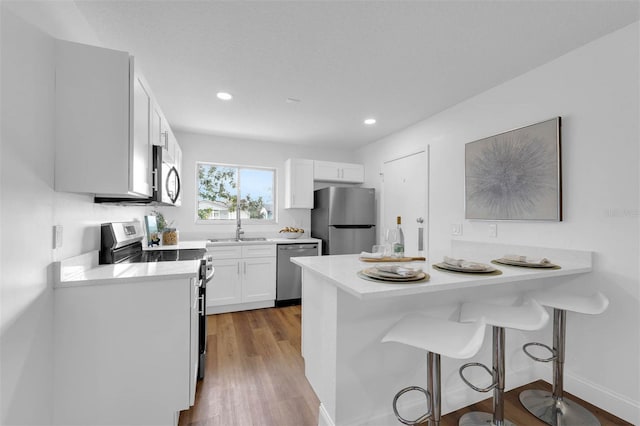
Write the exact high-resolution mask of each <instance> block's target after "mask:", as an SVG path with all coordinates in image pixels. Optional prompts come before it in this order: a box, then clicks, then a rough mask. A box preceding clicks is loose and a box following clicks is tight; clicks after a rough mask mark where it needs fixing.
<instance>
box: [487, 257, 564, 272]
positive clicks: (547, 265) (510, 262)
mask: <svg viewBox="0 0 640 426" xmlns="http://www.w3.org/2000/svg"><path fill="white" fill-rule="evenodd" d="M493 262H496V263H501V264H503V265H509V266H521V267H524V268H546V269H553V268H555V269H557V268H560V267H559V266H558V265H555V264H553V263H530V262H520V261H518V260H511V259H504V258H500V259H494V260H493Z"/></svg>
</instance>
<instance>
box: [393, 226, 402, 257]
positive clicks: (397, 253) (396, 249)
mask: <svg viewBox="0 0 640 426" xmlns="http://www.w3.org/2000/svg"><path fill="white" fill-rule="evenodd" d="M396 223H397V224H398V225H397V227H396V239H395V241H394V242H393V256H394V257H404V233H403V232H402V226H401V225H402V218H401V217H400V216H398V218H397V219H396Z"/></svg>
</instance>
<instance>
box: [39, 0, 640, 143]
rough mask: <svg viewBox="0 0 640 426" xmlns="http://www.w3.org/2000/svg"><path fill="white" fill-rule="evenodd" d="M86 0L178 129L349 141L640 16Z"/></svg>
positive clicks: (397, 125) (411, 118) (566, 7)
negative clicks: (371, 121) (223, 95)
mask: <svg viewBox="0 0 640 426" xmlns="http://www.w3.org/2000/svg"><path fill="white" fill-rule="evenodd" d="M63 3H64V4H65V7H66V8H67V9H68V8H69V2H59V1H58V2H49V3H48V4H49V8H51V7H52V6H51V5H52V4H58V5H60V6H62V4H63ZM74 3H75V8H76V14H77V15H80V16H82V17H83V18H84V19H85V20H86V22H84V23H83V25H85V26H86V24H87V23H88V26H89V27H90V28H92V30H93V31H95V35H97V37H98V39H99V40H100V42H101V44H102V45H103V46H105V47H110V48H114V49H119V50H126V51H129V52H131V53H132V54H133V55H135V57H136V61H137V63H138V64H140V65H141V67H142V70H143V73H144V74H145V76H146V78H147V80H148V81H149V84H150V85H151V88H152V90H153V92H154V94H155V97H156V98H157V100H158V102H159V103H160V105H161V107H162V109H163V111H164V113H165V115H166V116H167V119H168V120H169V122H170V123H171V125H172V127H173V128H174V129H176V130H183V131H193V132H200V133H210V134H219V135H228V136H234V137H240V138H248V139H258V140H267V141H276V142H285V143H297V144H308V145H312V144H316V145H320V144H322V145H325V146H343V147H346V146H350V147H357V146H362V145H364V144H366V143H369V142H373V141H375V140H377V139H380V138H382V137H384V136H386V135H389V134H391V133H393V132H395V131H398V130H400V129H402V128H405V127H407V126H409V125H411V124H413V123H416V122H418V121H420V120H422V119H425V118H427V117H429V116H431V115H433V114H436V113H438V112H439V111H442V110H444V109H446V108H448V107H450V106H452V105H455V104H456V103H459V102H461V101H463V100H465V99H468V98H470V97H472V96H474V95H476V94H478V93H480V92H483V91H485V90H487V89H489V88H491V87H494V86H496V85H498V84H500V83H502V82H504V81H507V80H509V79H511V78H514V77H516V76H518V75H520V74H522V73H524V72H526V71H528V70H531V69H533V68H535V67H538V66H540V65H542V64H544V63H546V62H548V61H550V60H553V59H554V58H557V57H558V56H561V55H562V54H564V53H566V52H568V51H570V50H572V49H575V48H576V47H579V46H581V45H583V44H585V43H587V42H589V41H591V40H594V39H596V38H598V37H601V36H603V35H605V34H607V33H609V32H612V31H614V30H616V29H618V28H621V27H623V26H625V25H627V24H629V23H632V22H634V21H637V20H638V19H639V12H638V9H639V7H638V2H637V1H635V0H632V1H612V0H606V1H576V0H570V1H519V0H512V1H481V0H477V1H375V2H374V1H305V2H302V1H288V2H276V1H258V2H245V1H242V2H241V1H184V0H182V1H98V0H90V1H88V0H78V1H75V2H74ZM78 11H79V13H77V12H78ZM59 15H60V13H59ZM66 15H69V14H68V13H66ZM78 25H80V24H78ZM218 91H228V92H230V93H231V94H233V96H234V99H233V100H232V101H230V102H222V101H220V100H218V99H217V98H216V96H215V94H216V92H218ZM287 98H295V99H299V100H300V102H287V101H286V99H287ZM366 117H375V118H376V119H377V120H378V123H377V124H376V125H374V126H371V127H367V126H364V125H363V120H364V118H366Z"/></svg>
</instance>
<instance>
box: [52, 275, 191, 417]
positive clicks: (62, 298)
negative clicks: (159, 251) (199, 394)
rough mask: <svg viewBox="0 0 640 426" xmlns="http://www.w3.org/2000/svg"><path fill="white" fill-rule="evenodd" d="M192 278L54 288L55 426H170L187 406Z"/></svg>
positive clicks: (189, 382)
mask: <svg viewBox="0 0 640 426" xmlns="http://www.w3.org/2000/svg"><path fill="white" fill-rule="evenodd" d="M195 275H196V274H195V272H194V274H193V277H188V276H186V277H178V278H166V279H162V278H154V279H142V280H140V279H138V280H132V281H119V282H117V283H107V284H102V283H92V284H86V285H80V286H70V287H61V288H56V289H55V290H54V312H55V315H54V332H55V336H56V339H55V342H54V343H55V344H54V353H53V365H54V368H53V376H54V379H53V381H54V392H53V401H54V402H53V405H54V412H53V424H54V425H88V424H127V425H149V424H154V425H173V424H174V420H175V415H176V413H177V412H179V411H181V410H184V409H187V408H189V406H190V405H192V404H193V401H194V395H195V387H196V372H197V360H198V337H197V336H198V308H199V307H198V297H197V296H198V293H197V290H198V288H197V286H196V285H197V282H198V280H197V278H196V277H195Z"/></svg>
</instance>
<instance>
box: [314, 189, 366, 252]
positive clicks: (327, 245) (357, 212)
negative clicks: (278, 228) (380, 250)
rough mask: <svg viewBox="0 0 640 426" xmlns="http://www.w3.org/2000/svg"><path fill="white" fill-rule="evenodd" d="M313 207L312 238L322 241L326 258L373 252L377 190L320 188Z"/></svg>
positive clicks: (315, 195) (316, 192)
mask: <svg viewBox="0 0 640 426" xmlns="http://www.w3.org/2000/svg"><path fill="white" fill-rule="evenodd" d="M313 205H314V208H313V210H311V236H312V237H314V238H319V239H321V240H322V254H323V255H327V254H353V253H360V252H362V251H369V252H370V251H371V248H372V247H373V245H374V244H375V243H376V225H375V223H376V200H375V189H373V188H357V187H337V186H331V187H328V188H323V189H318V190H316V191H314V193H313Z"/></svg>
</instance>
